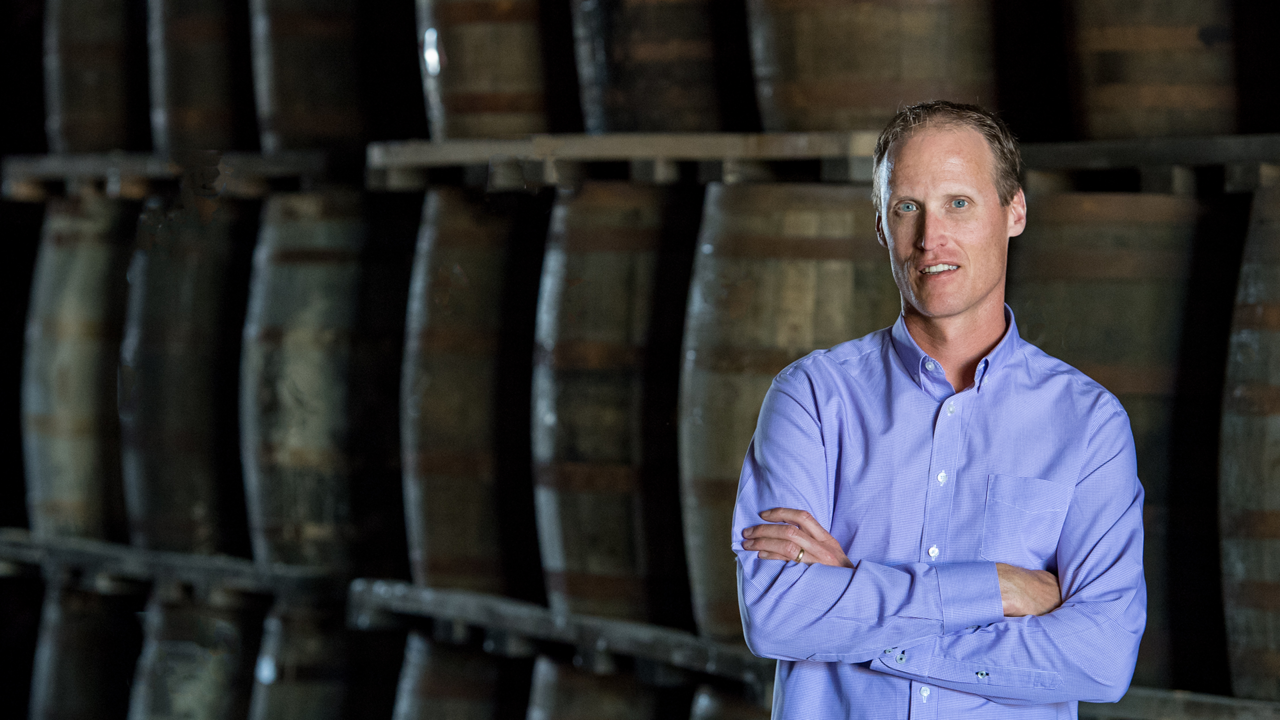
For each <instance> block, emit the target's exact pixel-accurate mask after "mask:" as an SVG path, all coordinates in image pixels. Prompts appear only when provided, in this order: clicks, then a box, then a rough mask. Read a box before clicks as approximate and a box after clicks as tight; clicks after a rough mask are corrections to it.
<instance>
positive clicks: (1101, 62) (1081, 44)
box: [1073, 0, 1236, 138]
mask: <svg viewBox="0 0 1280 720" xmlns="http://www.w3.org/2000/svg"><path fill="white" fill-rule="evenodd" d="M1073 7H1074V12H1075V24H1076V27H1077V32H1076V53H1077V56H1078V62H1079V66H1080V68H1079V70H1080V78H1081V90H1082V99H1083V102H1084V107H1083V111H1084V120H1085V126H1086V130H1087V133H1088V136H1089V137H1092V138H1118V137H1150V136H1170V135H1213V134H1223V133H1230V132H1234V131H1235V128H1236V90H1235V57H1234V42H1233V40H1232V34H1233V30H1232V27H1231V23H1232V20H1231V8H1230V3H1228V2H1225V1H1224V0H1213V1H1212V2H1200V1H1199V0H1193V1H1190V2H1188V1H1187V0H1145V1H1143V2H1134V3H1111V2H1106V1H1105V0H1075V2H1074V4H1073Z"/></svg>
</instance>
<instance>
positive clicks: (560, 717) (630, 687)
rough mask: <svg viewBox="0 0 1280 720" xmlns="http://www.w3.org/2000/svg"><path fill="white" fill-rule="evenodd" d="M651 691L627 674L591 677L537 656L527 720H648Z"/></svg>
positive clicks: (651, 709) (654, 703)
mask: <svg viewBox="0 0 1280 720" xmlns="http://www.w3.org/2000/svg"><path fill="white" fill-rule="evenodd" d="M656 707H657V700H656V696H655V694H654V692H653V691H652V690H650V689H649V688H646V687H644V686H642V685H640V683H638V682H636V680H635V678H634V677H633V676H630V675H623V674H618V675H593V674H591V673H588V672H583V671H581V670H575V669H573V668H572V667H570V666H568V665H561V664H559V663H557V662H555V661H553V660H552V659H551V658H548V657H547V656H545V655H540V656H539V657H538V660H537V661H536V662H535V663H534V666H533V688H532V690H531V691H530V693H529V714H528V715H527V717H528V720H650V718H653V717H654V710H655V709H656Z"/></svg>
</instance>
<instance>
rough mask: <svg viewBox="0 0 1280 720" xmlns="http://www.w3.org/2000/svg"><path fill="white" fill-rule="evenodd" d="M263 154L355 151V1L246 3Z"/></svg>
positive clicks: (358, 130) (358, 123)
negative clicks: (286, 151)
mask: <svg viewBox="0 0 1280 720" xmlns="http://www.w3.org/2000/svg"><path fill="white" fill-rule="evenodd" d="M249 7H250V12H251V13H252V27H253V36H252V41H253V87H254V94H255V97H256V99H257V108H258V133H259V136H260V138H261V143H262V151H263V152H265V153H274V152H278V151H280V150H315V149H335V150H352V149H356V148H359V147H360V143H361V138H362V133H363V132H364V120H363V117H362V116H361V112H360V90H359V85H358V80H357V76H356V65H357V60H356V18H355V2H354V0H252V1H251V2H250V4H249Z"/></svg>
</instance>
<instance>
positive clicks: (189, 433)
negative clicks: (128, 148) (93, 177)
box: [119, 197, 234, 553]
mask: <svg viewBox="0 0 1280 720" xmlns="http://www.w3.org/2000/svg"><path fill="white" fill-rule="evenodd" d="M188 202H195V198H194V197H190V198H189V199H188ZM205 207H206V209H207V210H209V211H212V214H211V216H210V217H208V218H207V219H206V218H202V217H201V216H200V215H199V211H198V210H197V208H195V207H192V208H186V209H170V208H167V207H166V206H165V203H164V202H163V201H161V200H159V199H158V198H157V199H154V200H153V201H152V202H151V203H149V204H148V207H147V210H146V211H145V212H144V213H143V215H142V219H141V220H140V221H139V226H140V227H139V243H138V248H137V250H135V251H134V255H133V261H132V263H131V265H130V267H129V305H128V313H127V317H126V323H125V336H124V342H123V343H122V344H121V351H120V380H119V392H120V399H119V405H120V425H121V434H122V448H121V451H122V453H121V454H122V456H123V461H124V487H125V500H126V506H127V508H128V511H129V527H130V538H131V540H132V542H133V544H134V545H136V546H138V547H144V548H149V549H152V550H171V551H174V552H191V553H213V552H216V551H217V550H218V549H219V547H218V545H219V512H218V511H219V502H218V496H219V492H218V484H219V478H218V476H217V470H218V465H219V463H218V458H217V456H216V453H217V452H218V450H219V448H218V447H217V443H216V441H217V438H218V436H217V427H216V423H217V420H218V419H219V418H218V416H217V413H216V408H215V405H216V404H217V399H216V398H215V396H214V394H215V391H216V388H215V383H214V373H215V370H216V367H217V364H218V363H220V362H222V361H224V360H225V359H226V358H225V357H223V355H222V353H220V350H221V348H220V347H219V344H220V343H219V341H220V340H221V325H222V317H221V316H222V307H223V300H224V294H225V290H226V288H225V283H226V280H227V270H228V267H227V266H228V263H229V261H230V259H231V245H232V226H233V220H234V217H233V208H231V207H218V205H217V204H216V203H215V202H210V203H209V204H208V205H206V206H205Z"/></svg>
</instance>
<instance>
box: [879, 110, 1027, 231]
mask: <svg viewBox="0 0 1280 720" xmlns="http://www.w3.org/2000/svg"><path fill="white" fill-rule="evenodd" d="M930 127H932V128H940V127H957V128H960V127H967V128H971V129H973V130H976V131H977V132H978V133H979V134H980V135H982V137H983V138H984V139H985V140H986V141H987V146H988V147H990V148H991V157H992V158H993V160H994V162H993V164H992V170H993V172H994V175H993V177H992V182H994V183H995V184H996V189H997V191H998V192H999V194H1000V202H1001V204H1003V205H1008V204H1009V203H1010V202H1011V201H1012V200H1013V196H1014V195H1016V194H1017V192H1018V190H1021V189H1022V180H1021V176H1022V153H1021V152H1020V151H1019V150H1018V141H1017V140H1016V139H1015V138H1014V137H1013V133H1011V132H1009V128H1008V126H1006V125H1005V124H1004V121H1003V120H1001V119H1000V118H998V117H996V116H995V114H994V113H992V112H990V111H988V110H986V109H985V108H981V107H978V106H977V105H963V104H961V103H953V102H949V101H947V100H931V101H929V102H923V103H918V104H916V105H912V106H910V107H907V108H903V109H902V110H899V111H898V114H897V115H894V116H893V119H892V120H890V121H889V124H888V125H886V126H885V128H884V130H882V131H881V132H880V138H879V139H878V140H876V148H875V151H874V153H873V156H872V160H873V163H874V165H873V168H874V170H873V172H872V186H871V199H872V201H873V202H874V203H875V206H876V210H878V211H880V212H883V211H884V201H885V199H886V198H887V193H886V192H885V182H886V179H887V178H886V170H887V169H888V163H887V162H886V161H887V160H889V152H890V150H892V149H893V146H894V145H895V144H901V143H902V142H905V141H906V140H907V138H909V137H911V135H912V134H914V133H915V132H916V131H918V130H922V129H925V128H930Z"/></svg>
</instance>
